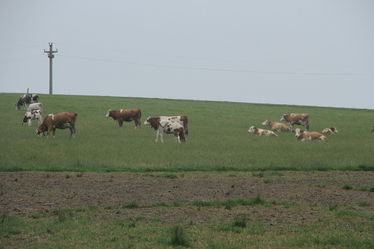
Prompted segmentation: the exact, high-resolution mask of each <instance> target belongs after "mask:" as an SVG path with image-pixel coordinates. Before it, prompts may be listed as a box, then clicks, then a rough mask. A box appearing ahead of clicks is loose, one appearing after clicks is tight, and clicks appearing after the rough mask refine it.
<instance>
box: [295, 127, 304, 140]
mask: <svg viewBox="0 0 374 249" xmlns="http://www.w3.org/2000/svg"><path fill="white" fill-rule="evenodd" d="M303 133H304V131H303V130H300V129H299V128H296V129H295V137H297V138H299V137H300V136H301V135H302V134H303Z"/></svg>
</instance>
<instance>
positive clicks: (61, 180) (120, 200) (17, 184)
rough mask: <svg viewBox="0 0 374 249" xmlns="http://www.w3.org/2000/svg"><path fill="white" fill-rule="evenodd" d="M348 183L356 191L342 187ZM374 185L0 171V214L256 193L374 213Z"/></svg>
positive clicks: (327, 177)
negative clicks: (357, 208)
mask: <svg viewBox="0 0 374 249" xmlns="http://www.w3.org/2000/svg"><path fill="white" fill-rule="evenodd" d="M344 185H350V186H352V187H354V189H353V190H346V189H343V186H344ZM371 187H374V172H363V171H357V172H356V171H355V172H352V171H326V172H321V171H318V172H312V171H306V172H302V171H296V172H293V171H280V172H265V173H264V176H262V177H261V175H256V174H253V173H252V172H218V173H217V172H183V173H126V172H121V173H118V172H117V173H77V172H0V213H8V214H18V215H22V214H26V215H27V214H31V213H38V212H45V211H47V212H48V211H49V210H54V209H59V208H81V207H89V206H97V207H104V208H106V207H109V206H122V205H123V204H125V203H129V202H137V203H138V204H154V203H159V202H165V203H170V202H176V201H177V202H181V203H189V202H191V201H194V200H205V201H213V200H215V201H225V200H229V199H250V198H254V197H256V196H257V195H260V196H261V198H262V199H264V200H266V201H277V202H290V203H297V204H300V205H305V206H308V207H313V206H321V207H329V206H333V205H356V206H357V205H358V204H359V203H362V202H369V203H371V204H373V205H371V206H370V205H368V206H367V207H365V209H366V210H367V211H374V207H373V206H374V192H370V191H362V189H363V188H371ZM360 189H361V190H360ZM273 211H274V210H273ZM142 212H143V213H146V212H147V209H143V211H142ZM152 212H155V211H154V210H153V211H152ZM178 212H187V213H186V214H184V215H182V216H188V208H187V209H186V208H184V209H183V208H181V209H180V211H178V209H175V210H174V212H173V213H174V214H171V215H173V216H175V213H178ZM201 215H202V217H201V219H204V214H203V213H201ZM206 217H208V216H206ZM206 217H205V218H206Z"/></svg>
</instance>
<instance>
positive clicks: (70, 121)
mask: <svg viewBox="0 0 374 249" xmlns="http://www.w3.org/2000/svg"><path fill="white" fill-rule="evenodd" d="M77 115H78V114H77V113H75V112H60V113H55V114H48V116H46V117H45V118H44V120H43V123H42V124H41V125H39V127H38V129H36V134H37V135H39V136H44V135H45V133H46V132H47V135H49V133H50V132H51V131H52V134H53V137H54V136H55V132H56V129H66V128H69V130H70V137H72V136H73V134H75V133H76V131H75V122H76V120H77Z"/></svg>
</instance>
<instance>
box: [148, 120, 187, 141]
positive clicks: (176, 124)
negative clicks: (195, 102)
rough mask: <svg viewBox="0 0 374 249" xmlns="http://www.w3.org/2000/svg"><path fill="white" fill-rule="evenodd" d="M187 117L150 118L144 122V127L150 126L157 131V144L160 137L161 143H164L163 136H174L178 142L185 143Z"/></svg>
mask: <svg viewBox="0 0 374 249" xmlns="http://www.w3.org/2000/svg"><path fill="white" fill-rule="evenodd" d="M187 120H188V118H187V116H159V117H148V118H147V119H146V120H145V121H144V125H149V126H150V127H151V128H153V129H154V130H155V131H156V140H155V141H156V143H157V142H158V137H160V138H161V143H163V142H164V138H163V134H164V133H165V134H174V136H176V137H177V139H178V142H179V143H180V142H181V141H182V142H185V141H186V138H185V134H186V129H185V126H184V125H185V124H187V122H188V121H187Z"/></svg>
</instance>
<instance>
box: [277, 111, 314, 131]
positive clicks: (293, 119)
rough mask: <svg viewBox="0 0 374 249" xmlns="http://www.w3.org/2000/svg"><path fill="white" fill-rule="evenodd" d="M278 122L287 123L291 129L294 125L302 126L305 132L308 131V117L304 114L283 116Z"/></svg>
mask: <svg viewBox="0 0 374 249" xmlns="http://www.w3.org/2000/svg"><path fill="white" fill-rule="evenodd" d="M280 121H284V122H287V123H288V124H289V125H290V126H291V127H293V126H294V125H295V124H296V125H302V126H304V128H305V130H308V129H309V115H308V114H305V113H289V114H283V115H282V117H281V119H280Z"/></svg>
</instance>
